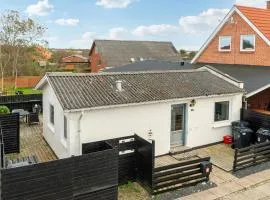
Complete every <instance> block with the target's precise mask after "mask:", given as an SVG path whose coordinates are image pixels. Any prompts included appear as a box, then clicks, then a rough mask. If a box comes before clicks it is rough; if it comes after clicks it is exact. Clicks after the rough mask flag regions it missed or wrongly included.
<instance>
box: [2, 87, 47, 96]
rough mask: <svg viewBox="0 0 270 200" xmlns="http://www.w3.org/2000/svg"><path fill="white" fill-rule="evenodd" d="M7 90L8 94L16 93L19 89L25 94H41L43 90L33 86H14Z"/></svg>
mask: <svg viewBox="0 0 270 200" xmlns="http://www.w3.org/2000/svg"><path fill="white" fill-rule="evenodd" d="M5 91H6V92H7V94H8V95H15V94H16V92H17V91H22V92H23V94H41V93H42V91H41V90H35V89H33V88H17V89H13V88H9V89H6V90H5Z"/></svg>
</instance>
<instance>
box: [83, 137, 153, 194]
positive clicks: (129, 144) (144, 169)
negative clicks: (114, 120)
mask: <svg viewBox="0 0 270 200" xmlns="http://www.w3.org/2000/svg"><path fill="white" fill-rule="evenodd" d="M101 142H105V143H106V144H109V145H111V146H113V147H114V148H116V149H117V150H118V183H119V184H120V185H121V184H126V183H127V182H128V181H134V180H137V181H139V182H141V183H142V184H143V185H144V186H146V188H147V189H149V188H151V185H152V172H153V171H152V170H153V168H154V160H155V143H154V141H152V142H148V141H146V140H144V139H143V138H141V137H139V136H138V135H133V136H128V137H121V138H115V139H111V140H106V141H101ZM99 143H100V142H97V143H89V144H83V153H87V150H88V149H89V148H90V149H93V148H94V149H100V148H103V145H99ZM93 146H95V147H93Z"/></svg>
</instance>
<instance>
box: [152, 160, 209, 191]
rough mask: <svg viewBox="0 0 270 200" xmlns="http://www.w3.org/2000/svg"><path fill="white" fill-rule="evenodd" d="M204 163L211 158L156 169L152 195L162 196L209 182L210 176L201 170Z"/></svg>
mask: <svg viewBox="0 0 270 200" xmlns="http://www.w3.org/2000/svg"><path fill="white" fill-rule="evenodd" d="M204 161H210V157H207V158H199V159H193V160H189V161H185V162H180V163H177V164H172V165H168V166H163V167H158V168H155V169H154V173H153V186H152V189H153V191H152V193H153V194H160V193H164V192H168V191H172V190H176V189H180V188H183V187H188V186H193V185H197V184H198V183H202V182H206V181H208V180H209V174H208V175H207V174H204V173H203V171H202V170H201V163H202V162H204Z"/></svg>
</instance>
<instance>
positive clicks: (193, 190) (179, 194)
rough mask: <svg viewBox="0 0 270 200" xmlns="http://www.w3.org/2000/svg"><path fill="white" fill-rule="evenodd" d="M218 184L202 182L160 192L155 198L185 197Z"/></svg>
mask: <svg viewBox="0 0 270 200" xmlns="http://www.w3.org/2000/svg"><path fill="white" fill-rule="evenodd" d="M216 186H217V185H216V184H215V183H213V182H211V181H209V182H207V183H206V182H204V183H200V184H198V185H196V186H191V187H186V188H182V189H179V190H175V191H171V192H167V193H164V194H160V195H157V196H155V197H154V200H173V199H176V198H180V197H184V196H187V195H190V194H193V193H197V192H201V191H204V190H208V189H210V188H213V187H216Z"/></svg>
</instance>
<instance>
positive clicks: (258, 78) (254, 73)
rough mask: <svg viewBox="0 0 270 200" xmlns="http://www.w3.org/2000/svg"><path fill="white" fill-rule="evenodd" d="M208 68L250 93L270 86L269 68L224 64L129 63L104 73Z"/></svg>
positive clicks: (105, 70) (152, 61) (106, 70)
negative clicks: (213, 69)
mask: <svg viewBox="0 0 270 200" xmlns="http://www.w3.org/2000/svg"><path fill="white" fill-rule="evenodd" d="M206 65H208V67H209V66H210V68H211V67H212V68H215V69H217V70H218V71H220V72H222V73H224V74H227V75H228V76H231V78H232V79H237V80H239V81H242V82H244V88H245V90H246V91H247V92H248V93H250V92H253V91H255V90H258V89H260V88H261V87H264V86H266V85H268V84H270V66H250V65H226V64H211V63H209V64H208V63H197V64H190V63H189V62H185V64H184V66H181V65H180V63H179V62H168V61H155V60H151V61H143V62H136V63H131V64H128V65H125V66H121V67H115V68H114V67H112V68H107V69H104V70H103V71H104V72H128V71H130V72H136V71H156V70H159V71H167V70H190V69H198V68H200V67H203V66H206Z"/></svg>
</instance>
